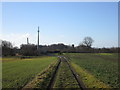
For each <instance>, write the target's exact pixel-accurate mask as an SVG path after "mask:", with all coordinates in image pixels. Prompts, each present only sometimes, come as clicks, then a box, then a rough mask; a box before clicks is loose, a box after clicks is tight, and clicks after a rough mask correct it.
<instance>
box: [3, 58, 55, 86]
mask: <svg viewBox="0 0 120 90" xmlns="http://www.w3.org/2000/svg"><path fill="white" fill-rule="evenodd" d="M56 60H57V58H56V57H48V56H46V57H37V58H31V59H19V58H14V57H13V58H3V60H2V61H3V63H2V64H3V65H2V70H3V71H2V86H3V88H22V87H24V86H25V85H26V84H27V83H28V82H30V81H31V80H32V79H33V78H34V77H35V76H36V75H37V74H38V73H40V72H42V71H43V70H44V69H45V68H47V67H48V66H49V65H50V64H51V63H53V62H55V61H56Z"/></svg>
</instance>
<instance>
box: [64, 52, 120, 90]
mask: <svg viewBox="0 0 120 90" xmlns="http://www.w3.org/2000/svg"><path fill="white" fill-rule="evenodd" d="M64 55H65V56H67V57H69V58H70V61H71V63H72V66H73V67H74V68H75V69H76V71H77V73H79V74H80V76H81V78H82V80H83V81H84V83H85V84H86V86H87V87H89V88H101V87H103V88H109V87H114V88H117V87H118V81H117V80H118V54H116V53H113V54H111V53H100V54H99V53H93V54H91V53H79V54H78V53H69V54H64Z"/></svg>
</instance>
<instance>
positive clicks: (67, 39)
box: [0, 2, 118, 48]
mask: <svg viewBox="0 0 120 90" xmlns="http://www.w3.org/2000/svg"><path fill="white" fill-rule="evenodd" d="M38 26H39V28H40V45H50V44H57V43H64V44H66V45H72V44H74V45H75V46H78V45H79V44H80V43H81V42H82V41H83V39H84V38H85V37H87V36H89V37H91V38H92V39H93V40H94V43H93V47H100V48H101V47H116V46H118V3H117V2H3V3H2V33H1V34H0V37H1V38H2V40H6V41H10V42H12V43H13V45H14V46H18V47H20V45H21V44H26V43H27V37H28V38H29V43H32V44H37V30H38Z"/></svg>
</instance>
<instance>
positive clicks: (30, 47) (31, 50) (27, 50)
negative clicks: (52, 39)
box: [20, 44, 37, 56]
mask: <svg viewBox="0 0 120 90" xmlns="http://www.w3.org/2000/svg"><path fill="white" fill-rule="evenodd" d="M20 53H21V54H22V55H24V56H35V55H37V46H36V45H34V44H22V45H21V46H20Z"/></svg>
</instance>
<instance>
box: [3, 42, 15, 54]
mask: <svg viewBox="0 0 120 90" xmlns="http://www.w3.org/2000/svg"><path fill="white" fill-rule="evenodd" d="M1 47H2V55H3V56H8V55H15V53H14V51H13V45H12V43H11V42H9V41H3V40H2V42H1Z"/></svg>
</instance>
